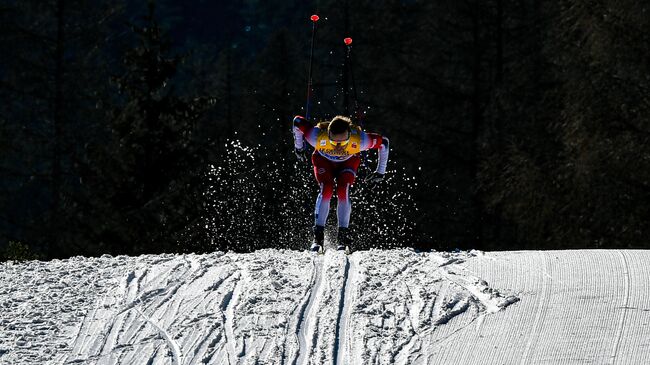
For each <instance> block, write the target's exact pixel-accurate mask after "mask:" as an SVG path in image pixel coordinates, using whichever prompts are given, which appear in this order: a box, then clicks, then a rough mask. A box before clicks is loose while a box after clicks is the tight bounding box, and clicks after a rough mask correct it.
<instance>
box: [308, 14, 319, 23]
mask: <svg viewBox="0 0 650 365" xmlns="http://www.w3.org/2000/svg"><path fill="white" fill-rule="evenodd" d="M309 19H311V21H312V22H314V23H316V22H317V21H318V19H320V17H319V16H318V15H316V14H314V15H312V16H311V17H310V18H309Z"/></svg>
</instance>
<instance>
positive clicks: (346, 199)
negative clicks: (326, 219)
mask: <svg viewBox="0 0 650 365" xmlns="http://www.w3.org/2000/svg"><path fill="white" fill-rule="evenodd" d="M360 162H361V159H360V158H359V157H357V156H355V157H352V158H351V159H349V160H347V161H345V163H344V164H345V165H344V166H342V168H341V170H339V171H338V176H337V177H336V197H337V199H338V203H337V206H336V216H337V218H338V221H339V228H348V226H349V225H350V214H351V213H352V201H351V199H350V187H351V186H352V185H353V184H354V179H355V177H356V176H357V169H358V168H359V163H360Z"/></svg>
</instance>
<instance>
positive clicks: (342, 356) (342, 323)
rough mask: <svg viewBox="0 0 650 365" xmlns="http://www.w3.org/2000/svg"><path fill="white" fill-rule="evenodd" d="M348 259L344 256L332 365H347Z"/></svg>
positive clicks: (349, 285)
mask: <svg viewBox="0 0 650 365" xmlns="http://www.w3.org/2000/svg"><path fill="white" fill-rule="evenodd" d="M350 261H351V260H350V257H349V256H348V255H346V256H345V268H344V272H343V285H342V287H341V298H340V301H339V314H338V317H337V319H336V335H335V336H334V338H335V341H336V342H335V345H334V351H333V352H334V353H333V356H332V358H333V359H334V364H335V365H341V364H349V362H347V361H346V360H347V353H348V347H349V346H348V345H349V342H348V338H347V332H348V328H347V327H348V317H349V315H350V306H351V303H350V302H351V300H350V294H351V286H352V284H350V283H349V281H351V280H350V266H351V262H350Z"/></svg>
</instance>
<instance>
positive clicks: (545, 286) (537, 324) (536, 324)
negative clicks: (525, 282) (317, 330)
mask: <svg viewBox="0 0 650 365" xmlns="http://www.w3.org/2000/svg"><path fill="white" fill-rule="evenodd" d="M539 254H540V255H541V256H542V259H543V261H544V274H545V275H543V276H542V277H543V279H542V288H541V290H540V292H539V296H538V298H537V305H536V306H535V308H537V311H536V313H535V319H534V320H533V326H532V328H531V331H530V332H529V333H528V340H527V341H526V347H525V348H524V353H523V354H522V355H521V362H520V364H521V365H525V364H526V363H527V362H526V361H527V360H528V355H529V354H530V351H531V349H532V347H533V342H534V341H533V340H534V339H535V337H536V336H537V335H539V334H540V333H541V330H540V329H541V318H542V314H543V313H542V312H544V311H546V310H547V309H546V308H547V307H546V306H545V305H544V303H545V302H546V298H547V297H548V295H549V293H547V292H548V291H549V290H550V287H551V285H550V284H549V281H550V280H549V278H550V275H549V274H548V269H549V261H548V256H547V255H546V253H544V252H542V251H540V252H539Z"/></svg>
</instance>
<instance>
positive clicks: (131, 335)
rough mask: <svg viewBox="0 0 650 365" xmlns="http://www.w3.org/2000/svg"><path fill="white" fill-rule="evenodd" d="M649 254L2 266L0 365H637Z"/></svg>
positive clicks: (374, 254) (648, 352) (273, 256)
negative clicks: (495, 364) (491, 364)
mask: <svg viewBox="0 0 650 365" xmlns="http://www.w3.org/2000/svg"><path fill="white" fill-rule="evenodd" d="M648 262H650V251H614V250H612V251H547V252H532V251H531V252H499V253H482V252H474V251H473V252H461V253H454V254H452V253H440V252H433V253H416V252H413V251H411V250H390V251H382V250H372V251H367V252H356V253H354V254H352V255H350V256H346V255H344V254H342V253H340V252H336V251H328V252H327V253H326V254H325V255H312V254H310V253H307V252H294V251H277V250H262V251H258V252H254V253H250V254H233V253H227V254H224V253H214V254H209V255H182V256H180V255H162V256H141V257H125V256H120V257H108V256H106V257H101V258H94V259H85V258H73V259H70V260H63V261H57V260H55V261H51V262H27V263H22V264H11V263H4V264H2V265H0V283H1V285H0V308H1V309H2V311H0V364H107V365H108V364H297V365H303V364H337V365H342V364H479V363H481V364H488V363H499V364H555V363H561V364H582V363H597V364H647V363H650V281H648V277H650V265H648Z"/></svg>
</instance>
